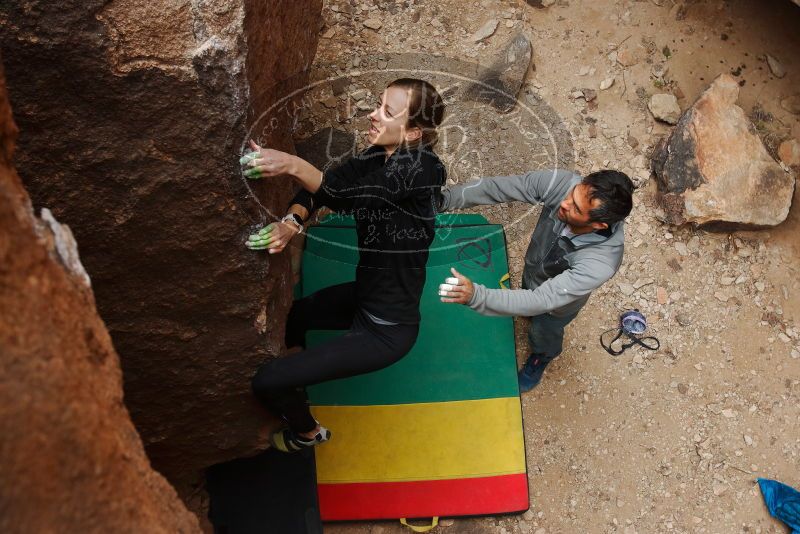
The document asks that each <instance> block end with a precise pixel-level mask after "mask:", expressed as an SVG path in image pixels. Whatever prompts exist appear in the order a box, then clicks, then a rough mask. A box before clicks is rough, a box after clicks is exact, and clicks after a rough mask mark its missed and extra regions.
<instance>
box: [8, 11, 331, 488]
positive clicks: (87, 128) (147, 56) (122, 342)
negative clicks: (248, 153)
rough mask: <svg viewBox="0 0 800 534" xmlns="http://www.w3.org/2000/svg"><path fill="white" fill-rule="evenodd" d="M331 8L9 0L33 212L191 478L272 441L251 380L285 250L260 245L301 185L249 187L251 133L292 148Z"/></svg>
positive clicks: (272, 333)
mask: <svg viewBox="0 0 800 534" xmlns="http://www.w3.org/2000/svg"><path fill="white" fill-rule="evenodd" d="M321 4H322V1H321V0H298V1H295V0H291V1H290V0H276V1H271V2H259V1H256V0H245V1H244V2H227V1H225V0H191V1H189V0H148V1H146V0H118V1H114V2H108V1H106V0H82V1H78V0H67V1H65V2H57V3H52V2H51V3H47V2H45V3H36V4H35V6H33V7H32V5H31V4H29V3H25V2H4V3H2V4H0V20H2V21H3V26H4V27H3V31H2V32H0V48H2V49H3V50H4V52H5V55H6V61H7V65H6V67H7V76H8V85H9V93H10V97H11V100H12V102H13V103H14V105H15V109H16V112H17V120H18V124H19V125H20V128H21V130H22V132H23V134H22V137H21V139H20V145H19V152H18V161H17V168H18V169H19V172H20V174H21V176H22V177H23V178H24V179H25V180H26V183H27V184H28V187H29V190H30V193H31V197H32V200H33V203H34V205H35V206H46V207H49V208H50V209H51V210H52V212H53V214H54V215H55V217H56V218H57V219H58V220H59V221H62V222H65V223H67V224H68V225H69V226H70V227H71V228H72V230H73V232H74V233H75V237H76V239H77V241H78V242H79V243H81V253H82V260H83V264H84V265H85V266H86V270H87V272H88V273H89V275H90V276H91V279H92V282H93V286H94V292H95V295H96V298H97V305H98V309H99V311H100V314H101V315H102V317H103V318H104V319H105V321H106V324H107V325H108V328H109V331H110V333H111V337H112V339H113V340H114V345H115V346H116V349H117V351H118V352H119V355H120V358H121V362H122V369H123V372H124V375H125V381H124V387H125V400H126V404H127V406H128V408H129V410H130V412H131V416H132V418H133V421H134V423H135V424H136V426H137V428H138V429H139V432H140V434H141V435H142V439H143V441H144V443H145V447H146V449H147V452H148V454H149V456H150V458H151V460H152V461H153V464H154V466H155V467H156V468H157V469H158V470H159V471H161V472H162V473H164V474H165V475H167V477H168V478H169V479H170V480H171V481H172V482H173V483H175V484H178V483H179V482H180V485H179V490H180V491H181V492H183V488H185V487H186V486H185V485H184V484H183V480H184V479H186V477H189V478H193V477H195V476H196V474H197V473H199V470H200V469H202V468H204V467H206V466H208V465H211V464H214V463H217V462H221V461H225V460H228V459H231V458H235V457H238V456H241V455H244V454H249V453H252V452H254V451H256V450H258V449H260V448H262V447H263V446H264V445H265V443H264V439H263V436H264V430H265V428H264V423H265V421H266V420H267V419H266V415H265V414H264V412H263V410H262V409H261V408H260V407H259V406H258V405H257V403H255V402H254V401H253V399H252V396H251V393H250V384H249V380H250V377H251V376H252V374H253V373H254V372H255V369H256V367H257V366H258V365H259V363H261V362H262V361H263V360H264V359H266V358H268V357H271V356H277V355H280V354H281V353H282V352H283V350H284V348H283V346H282V345H283V327H284V320H285V315H286V313H287V311H288V308H289V306H290V304H291V292H292V287H291V286H292V284H291V277H290V262H289V255H288V254H287V255H283V254H282V255H275V256H269V255H266V254H263V253H255V252H251V251H249V250H247V249H246V248H245V247H244V246H243V243H244V241H245V240H246V237H247V235H248V233H249V232H250V231H252V230H253V229H255V228H257V227H259V226H260V225H263V224H265V223H268V222H270V221H272V220H275V219H276V218H278V217H280V216H282V215H283V214H284V213H285V211H284V210H285V207H286V204H287V203H288V201H289V200H290V198H291V196H292V194H293V187H292V185H291V182H290V180H288V179H275V180H269V181H264V182H262V183H258V182H256V183H253V182H248V181H247V180H245V179H244V178H243V177H242V175H241V172H240V168H239V163H238V160H239V157H240V155H241V153H242V151H243V150H244V147H245V146H246V145H245V143H246V141H247V139H248V138H249V137H254V138H256V139H257V140H259V141H261V143H262V144H264V145H266V146H271V147H274V148H278V149H282V150H289V151H291V150H293V144H292V139H291V133H290V131H291V125H292V123H293V120H294V115H295V113H296V111H297V110H298V109H299V108H300V106H302V105H303V102H302V101H301V100H300V98H301V97H302V92H300V93H298V94H297V96H296V97H295V98H294V99H292V100H288V99H287V100H284V99H283V96H284V95H286V94H289V93H290V92H292V91H294V90H296V89H301V88H302V87H303V86H304V84H305V82H306V80H305V75H304V72H305V70H306V69H307V67H308V66H310V64H311V62H312V60H313V58H314V54H315V50H316V45H317V35H318V30H319V29H320V23H321V18H320V17H321Z"/></svg>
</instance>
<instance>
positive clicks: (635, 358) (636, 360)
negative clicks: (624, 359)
mask: <svg viewBox="0 0 800 534" xmlns="http://www.w3.org/2000/svg"><path fill="white" fill-rule="evenodd" d="M633 363H635V364H636V365H641V364H643V363H644V358H642V355H641V354H634V355H633Z"/></svg>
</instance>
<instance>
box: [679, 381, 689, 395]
mask: <svg viewBox="0 0 800 534" xmlns="http://www.w3.org/2000/svg"><path fill="white" fill-rule="evenodd" d="M678 393H680V394H681V395H686V394H687V393H689V386H687V385H686V384H684V383H683V382H681V383H680V384H678Z"/></svg>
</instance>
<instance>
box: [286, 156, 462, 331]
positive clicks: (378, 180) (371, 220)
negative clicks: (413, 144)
mask: <svg viewBox="0 0 800 534" xmlns="http://www.w3.org/2000/svg"><path fill="white" fill-rule="evenodd" d="M445 178H446V171H445V168H444V165H443V164H442V162H441V161H440V160H439V158H438V156H436V154H435V153H433V151H432V150H430V148H400V149H398V150H396V151H395V152H394V153H393V154H392V155H391V156H390V157H389V158H388V159H386V153H385V150H384V149H383V147H380V146H372V147H370V148H368V149H367V150H365V151H364V152H362V153H361V154H359V155H357V156H355V157H353V158H350V159H349V160H347V161H346V162H345V163H343V164H342V165H339V166H338V167H335V168H333V169H331V170H329V171H326V172H325V173H324V174H323V176H322V184H321V185H320V188H319V190H317V192H316V193H314V194H311V193H308V192H307V191H305V190H301V191H300V192H299V193H298V194H297V195H296V196H295V197H294V199H293V200H292V204H300V205H302V206H304V207H305V208H306V209H308V211H309V213H311V212H313V211H314V210H315V209H317V208H319V207H321V206H327V207H328V208H330V209H332V210H334V211H337V212H339V213H341V214H350V215H353V217H354V218H355V223H356V233H357V235H358V249H359V261H358V266H357V268H356V293H357V298H358V304H359V306H360V307H361V308H362V309H364V310H366V311H367V312H369V313H371V314H372V315H374V316H376V317H379V318H381V319H384V320H386V321H391V322H396V323H403V324H414V323H418V322H419V319H420V315H419V300H420V296H421V295H422V288H423V286H424V285H425V265H426V263H427V262H428V248H429V247H430V244H431V242H432V241H433V236H434V222H435V217H436V211H437V210H436V200H435V199H436V198H437V197H438V195H439V194H440V190H441V187H442V186H443V185H444V183H445Z"/></svg>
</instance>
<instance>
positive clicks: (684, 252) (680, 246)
mask: <svg viewBox="0 0 800 534" xmlns="http://www.w3.org/2000/svg"><path fill="white" fill-rule="evenodd" d="M675 250H677V251H678V254H680V255H681V256H688V255H689V249H688V248H687V247H686V243H682V242H680V241H676V242H675Z"/></svg>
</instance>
